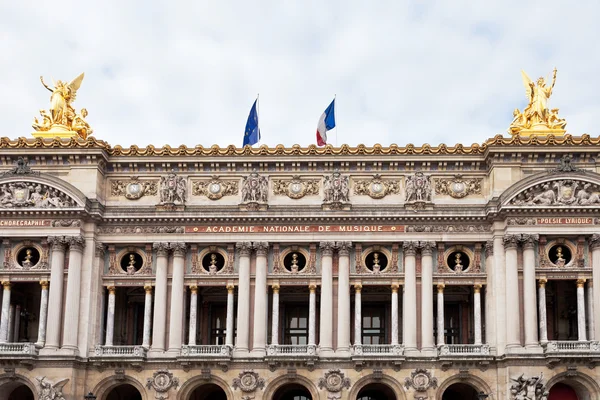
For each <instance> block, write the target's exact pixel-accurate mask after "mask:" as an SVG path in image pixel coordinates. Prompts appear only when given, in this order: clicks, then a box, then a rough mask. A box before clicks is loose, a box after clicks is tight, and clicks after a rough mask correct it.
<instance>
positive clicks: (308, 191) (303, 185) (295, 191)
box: [273, 175, 319, 199]
mask: <svg viewBox="0 0 600 400" xmlns="http://www.w3.org/2000/svg"><path fill="white" fill-rule="evenodd" d="M273 194H274V195H278V196H287V197H289V198H290V199H301V198H302V197H304V196H310V195H317V194H319V181H318V180H314V179H313V180H302V179H300V177H299V176H297V175H295V176H293V177H292V179H291V180H284V179H275V180H273Z"/></svg>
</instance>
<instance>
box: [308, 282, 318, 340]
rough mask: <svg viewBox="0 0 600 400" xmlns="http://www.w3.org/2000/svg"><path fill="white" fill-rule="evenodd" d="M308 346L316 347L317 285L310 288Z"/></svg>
mask: <svg viewBox="0 0 600 400" xmlns="http://www.w3.org/2000/svg"><path fill="white" fill-rule="evenodd" d="M308 292H309V295H308V346H309V349H310V348H311V347H313V348H314V347H316V345H317V342H316V338H315V337H316V335H315V332H316V328H317V327H316V324H317V285H314V284H311V285H309V286H308Z"/></svg>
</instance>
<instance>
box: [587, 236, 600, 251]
mask: <svg viewBox="0 0 600 400" xmlns="http://www.w3.org/2000/svg"><path fill="white" fill-rule="evenodd" d="M589 242H590V249H592V250H595V249H600V234H598V233H594V234H593V235H592V236H591V237H590V238H589Z"/></svg>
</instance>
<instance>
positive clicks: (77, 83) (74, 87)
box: [67, 72, 83, 101]
mask: <svg viewBox="0 0 600 400" xmlns="http://www.w3.org/2000/svg"><path fill="white" fill-rule="evenodd" d="M81 82H83V72H82V73H81V74H79V76H78V77H77V78H75V79H73V80H72V81H71V82H69V84H68V85H67V86H68V87H69V89H71V101H73V100H75V95H76V94H77V91H78V90H79V87H80V86H81Z"/></svg>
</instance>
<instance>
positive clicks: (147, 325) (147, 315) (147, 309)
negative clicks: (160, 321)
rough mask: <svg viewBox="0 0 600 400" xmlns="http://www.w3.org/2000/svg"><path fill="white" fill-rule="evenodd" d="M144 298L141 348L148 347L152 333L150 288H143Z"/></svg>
mask: <svg viewBox="0 0 600 400" xmlns="http://www.w3.org/2000/svg"><path fill="white" fill-rule="evenodd" d="M144 291H145V292H146V297H145V299H144V336H143V338H142V346H143V347H145V348H149V347H150V332H151V331H152V286H151V285H146V286H144Z"/></svg>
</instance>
